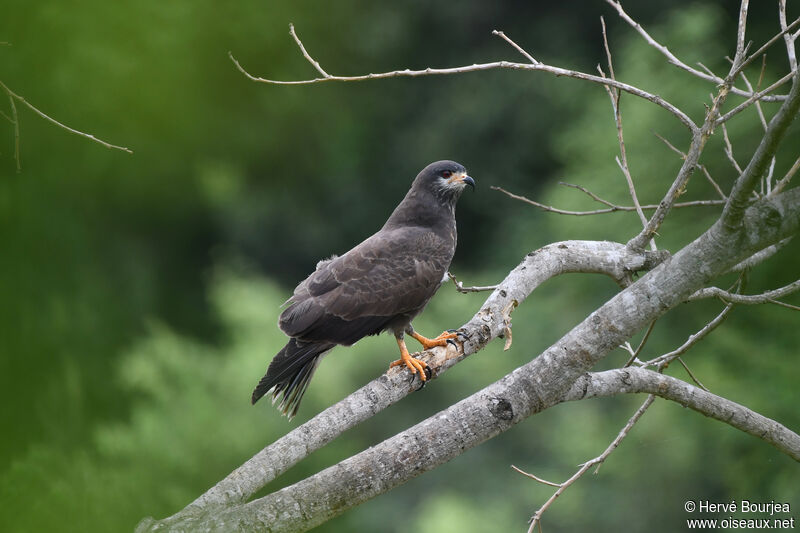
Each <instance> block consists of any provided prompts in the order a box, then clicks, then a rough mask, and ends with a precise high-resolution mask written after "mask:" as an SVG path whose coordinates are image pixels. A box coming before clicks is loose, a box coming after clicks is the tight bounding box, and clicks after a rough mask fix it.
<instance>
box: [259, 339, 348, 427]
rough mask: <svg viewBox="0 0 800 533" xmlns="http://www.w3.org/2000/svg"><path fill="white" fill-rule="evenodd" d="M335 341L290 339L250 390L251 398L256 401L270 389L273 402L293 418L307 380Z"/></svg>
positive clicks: (304, 390) (306, 385) (306, 386)
mask: <svg viewBox="0 0 800 533" xmlns="http://www.w3.org/2000/svg"><path fill="white" fill-rule="evenodd" d="M334 346H335V344H330V343H316V342H302V341H298V340H297V339H290V340H289V342H288V343H286V346H284V347H283V348H282V349H281V351H279V352H278V353H277V354H276V355H275V357H274V358H273V359H272V362H271V363H270V364H269V368H268V369H267V373H266V375H265V376H264V377H263V378H261V381H259V382H258V385H256V388H255V390H253V396H252V399H251V401H252V402H253V403H254V404H255V403H256V402H257V401H258V400H259V399H260V398H261V397H262V396H264V395H265V394H267V393H269V392H270V390H271V391H272V403H275V402H276V401H278V397H279V396H280V397H281V399H280V403H279V404H278V408H279V409H280V410H281V412H282V413H283V414H285V415H287V416H288V417H289V418H292V417H293V416H294V415H295V414H297V408H298V407H299V406H300V400H302V399H303V394H305V392H306V389H307V388H308V383H309V381H311V377H312V376H313V375H314V371H315V370H316V369H317V365H318V364H319V361H320V359H321V358H322V356H323V355H324V354H325V352H327V351H328V350H330V349H331V348H333V347H334Z"/></svg>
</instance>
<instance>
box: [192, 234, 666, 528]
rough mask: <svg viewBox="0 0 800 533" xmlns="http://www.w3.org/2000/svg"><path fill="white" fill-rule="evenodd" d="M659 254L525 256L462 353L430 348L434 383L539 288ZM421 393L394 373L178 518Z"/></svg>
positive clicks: (578, 244)
mask: <svg viewBox="0 0 800 533" xmlns="http://www.w3.org/2000/svg"><path fill="white" fill-rule="evenodd" d="M666 255H667V254H666V253H665V252H658V253H654V252H644V253H636V252H633V251H631V250H628V249H627V248H626V247H625V246H624V245H622V244H618V243H611V242H596V241H564V242H560V243H554V244H550V245H547V246H545V247H543V248H540V249H539V250H536V251H534V252H531V253H530V254H528V255H527V256H526V257H525V258H524V259H523V261H522V262H521V263H520V265H519V266H517V268H515V269H514V270H512V271H511V272H510V273H509V275H508V276H507V277H506V279H505V280H503V281H502V282H501V283H500V284H499V285H498V286H497V289H495V290H494V292H493V293H492V294H491V295H490V296H489V298H488V299H487V300H486V302H485V303H484V304H483V305H482V306H481V311H479V312H478V313H477V314H476V315H475V316H474V317H473V318H472V320H470V321H469V322H468V323H467V324H465V325H464V326H462V328H461V331H463V332H464V333H465V334H466V335H468V340H467V341H466V342H465V343H464V345H463V347H462V351H458V350H456V349H454V348H452V347H448V348H433V349H432V350H431V351H429V352H427V353H426V355H427V356H426V357H425V361H426V362H427V363H428V366H429V367H431V368H432V369H433V376H432V378H433V379H435V378H436V377H438V376H439V375H440V374H442V373H443V372H445V371H447V370H448V369H449V368H450V367H451V366H453V365H455V364H456V363H458V362H459V361H461V360H463V359H464V358H465V357H467V356H469V355H470V354H472V353H475V352H477V351H479V350H480V349H481V348H482V347H483V346H485V345H486V344H487V343H488V342H489V341H490V340H492V339H494V338H495V337H497V336H499V335H500V334H502V333H503V332H504V330H505V328H506V325H505V323H504V316H503V311H504V310H505V309H506V308H507V307H508V306H509V304H511V303H512V302H513V301H517V302H518V303H522V302H523V301H524V300H525V298H527V296H528V295H529V294H530V293H531V292H532V291H533V290H534V289H535V288H536V287H538V286H539V285H540V284H541V283H543V282H544V281H546V280H547V279H550V278H552V277H554V276H557V275H560V274H564V273H568V272H591V273H603V274H606V275H608V276H610V277H611V278H613V279H614V280H617V281H618V282H620V281H621V280H624V279H626V278H628V277H629V276H630V274H631V273H632V272H636V271H640V270H643V269H649V268H652V267H653V266H655V265H656V264H658V263H659V262H660V261H662V260H663V259H664V258H665V257H666ZM418 387H419V384H418V382H417V381H415V380H413V378H412V379H411V380H409V377H408V373H407V372H404V371H403V370H402V369H399V368H394V369H390V370H388V371H387V372H386V373H385V374H383V375H382V376H380V377H379V378H377V379H375V380H373V381H372V382H370V383H368V384H366V385H365V386H364V387H362V388H361V389H359V390H357V391H355V392H354V393H352V394H351V395H350V396H348V397H347V398H345V399H344V400H342V401H340V402H339V403H337V404H335V405H333V406H331V407H329V408H327V409H326V410H324V411H322V412H321V413H319V414H318V415H317V416H315V417H314V418H312V419H311V420H309V421H308V422H306V423H304V424H303V425H301V426H299V427H298V428H296V429H294V430H293V431H291V432H289V433H288V434H287V435H285V436H283V437H281V438H280V439H278V440H277V441H275V442H274V443H273V444H271V445H269V446H267V447H266V448H264V449H263V450H262V451H261V452H259V453H258V454H256V455H255V456H254V457H253V458H252V459H250V460H249V461H247V462H246V463H245V464H243V465H242V466H241V467H239V468H238V469H236V470H234V471H233V472H232V473H231V474H230V475H229V476H228V477H226V478H225V479H223V480H222V481H220V482H219V483H217V485H216V486H214V487H212V488H211V489H210V490H209V491H208V492H206V493H205V494H204V495H202V496H200V497H199V498H197V499H196V500H195V501H194V502H193V503H192V504H190V505H189V506H188V507H187V508H186V510H185V511H184V514H192V513H193V512H196V511H198V510H202V509H204V508H208V507H213V506H216V505H228V504H232V503H240V502H243V501H246V500H247V499H248V498H249V497H250V496H252V495H253V494H254V493H255V492H256V491H258V490H260V489H261V488H262V487H263V486H265V485H266V484H267V483H269V482H270V481H272V480H273V479H275V478H276V477H277V476H279V475H280V474H282V473H283V472H285V471H286V470H287V469H288V468H289V467H291V466H292V465H294V464H295V463H297V462H298V461H299V460H300V459H302V458H304V457H306V456H307V455H308V454H310V453H312V452H313V451H315V450H317V449H319V448H321V447H322V446H324V445H325V444H327V443H328V442H330V441H332V440H333V439H335V438H336V437H338V436H339V435H340V434H342V433H343V432H345V431H347V430H348V429H350V428H351V427H353V426H355V425H357V424H359V423H361V422H362V421H364V420H366V419H368V418H370V417H372V416H373V415H375V414H376V413H378V412H380V411H382V410H383V409H385V408H386V407H389V406H390V405H392V404H394V403H396V402H397V401H399V400H401V399H402V398H404V397H405V396H407V395H408V394H410V393H411V392H414V391H415V390H417V388H418Z"/></svg>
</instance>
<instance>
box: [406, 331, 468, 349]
mask: <svg viewBox="0 0 800 533" xmlns="http://www.w3.org/2000/svg"><path fill="white" fill-rule="evenodd" d="M411 336H412V337H414V338H415V339H417V341H418V342H419V343H420V344H421V345H422V347H423V348H424V349H426V350H430V349H431V348H433V347H434V346H447V344H448V342H450V341H452V339H455V338H457V337H458V333H456V332H455V331H452V330H449V331H444V332H442V334H441V335H439V336H438V337H436V338H435V339H429V338H427V337H423V336H422V335H420V334H419V333H417V332H416V331H415V332H414V333H412V334H411Z"/></svg>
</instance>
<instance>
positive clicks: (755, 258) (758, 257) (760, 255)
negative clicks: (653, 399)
mask: <svg viewBox="0 0 800 533" xmlns="http://www.w3.org/2000/svg"><path fill="white" fill-rule="evenodd" d="M791 240H792V237H787V238H785V239H783V240H780V241H778V242H776V243H775V244H771V245H769V246H767V247H766V248H764V249H762V250H759V251H758V252H756V253H754V254H753V255H751V256H750V257H748V258H747V259H745V260H743V261H740V262H739V263H737V264H736V265H734V266H732V267H731V269H730V270H729V271H728V272H743V271H745V270H748V269H751V268H753V267H754V266H756V265H758V264H760V263H762V262H763V261H765V260H767V259H769V258H770V257H772V256H773V255H775V254H776V253H777V252H778V250H780V249H781V248H783V247H784V246H786V245H787V244H789V241H791Z"/></svg>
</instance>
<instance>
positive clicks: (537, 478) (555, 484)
mask: <svg viewBox="0 0 800 533" xmlns="http://www.w3.org/2000/svg"><path fill="white" fill-rule="evenodd" d="M511 468H513V469H514V470H516V471H517V472H519V473H520V474H522V475H523V476H527V477H529V478H531V479H532V480H534V481H538V482H539V483H541V484H542V485H547V486H549V487H556V488H558V487H560V486H561V485H562V483H553V482H552V481H547V480H546V479H542V478H540V477H538V476H534V475H533V474H531V473H529V472H525V471H524V470H520V469H519V468H517V467H516V466H514V465H511Z"/></svg>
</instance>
